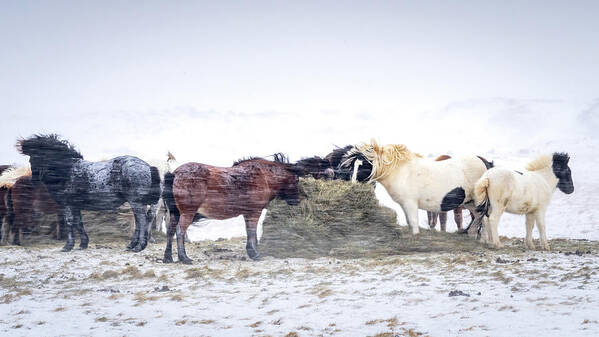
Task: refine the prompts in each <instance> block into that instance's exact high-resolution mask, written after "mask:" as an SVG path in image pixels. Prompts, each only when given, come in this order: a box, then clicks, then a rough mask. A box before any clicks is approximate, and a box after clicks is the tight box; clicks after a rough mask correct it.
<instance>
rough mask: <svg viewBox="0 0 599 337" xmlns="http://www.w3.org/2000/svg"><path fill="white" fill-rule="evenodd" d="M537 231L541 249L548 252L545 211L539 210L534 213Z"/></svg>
mask: <svg viewBox="0 0 599 337" xmlns="http://www.w3.org/2000/svg"><path fill="white" fill-rule="evenodd" d="M535 218H536V220H537V229H538V230H539V238H540V239H541V248H542V249H544V250H546V251H549V250H550V249H549V243H547V234H546V233H545V210H544V209H540V210H538V211H537V212H536V214H535Z"/></svg>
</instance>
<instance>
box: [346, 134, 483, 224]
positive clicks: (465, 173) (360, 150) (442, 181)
mask: <svg viewBox="0 0 599 337" xmlns="http://www.w3.org/2000/svg"><path fill="white" fill-rule="evenodd" d="M357 160H361V161H362V162H363V165H364V166H365V167H367V168H368V169H369V171H370V175H369V177H368V179H369V180H370V181H377V182H379V183H381V185H383V186H384V187H385V189H386V190H387V192H388V193H389V195H390V196H391V198H392V199H393V200H394V201H395V202H397V203H398V204H399V205H400V206H401V207H402V209H403V211H404V213H405V215H406V220H407V222H408V224H409V225H410V227H411V229H412V233H413V234H418V232H419V229H418V209H424V210H427V211H431V212H442V211H443V212H444V211H449V210H453V209H455V208H457V207H458V206H462V205H463V206H464V207H465V208H467V209H469V210H470V211H473V212H476V210H475V207H474V203H473V202H472V199H473V195H474V184H475V182H476V181H477V180H478V178H480V177H481V176H482V175H483V173H484V172H485V171H486V170H487V169H488V168H489V167H492V166H493V164H492V163H490V162H488V161H487V160H486V159H484V158H482V157H478V156H469V157H458V158H452V159H448V160H444V161H433V160H427V159H424V158H422V156H421V155H419V154H416V153H414V152H412V151H410V150H408V148H407V147H406V146H405V145H393V144H389V145H379V144H378V143H377V142H376V141H375V140H371V142H370V143H362V144H360V145H358V146H356V147H355V149H352V150H350V151H349V152H348V153H347V154H346V155H345V157H344V162H343V166H345V167H350V166H353V165H354V163H355V162H356V161H357ZM475 217H476V218H477V220H479V219H480V216H479V215H478V213H475Z"/></svg>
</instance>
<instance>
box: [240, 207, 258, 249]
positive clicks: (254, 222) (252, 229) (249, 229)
mask: <svg viewBox="0 0 599 337" xmlns="http://www.w3.org/2000/svg"><path fill="white" fill-rule="evenodd" d="M243 217H244V219H245V231H246V233H247V243H246V244H245V251H246V252H247V254H248V256H249V257H250V259H252V260H259V259H260V253H259V252H258V235H257V227H258V220H259V219H260V215H258V216H255V215H247V217H246V215H245V214H244V216H243Z"/></svg>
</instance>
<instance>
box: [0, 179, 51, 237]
mask: <svg viewBox="0 0 599 337" xmlns="http://www.w3.org/2000/svg"><path fill="white" fill-rule="evenodd" d="M0 186H1V187H2V190H4V191H5V197H4V203H3V205H4V208H5V209H6V212H5V214H4V215H5V216H6V222H5V224H4V228H3V237H2V243H7V242H8V239H9V236H10V235H11V234H12V235H13V244H15V245H20V244H21V241H22V236H23V230H25V229H34V228H36V227H37V222H38V221H39V218H40V215H42V214H46V215H50V214H56V215H57V222H56V227H55V229H51V232H54V231H55V232H56V238H57V239H60V238H61V228H63V226H61V224H62V213H61V211H60V207H59V206H58V204H56V202H55V201H54V200H53V199H52V197H51V196H50V194H49V193H48V190H47V189H46V187H45V186H44V185H41V184H33V183H32V181H31V170H30V169H29V168H28V167H20V168H14V169H11V170H7V171H5V174H3V175H2V176H1V177H0Z"/></svg>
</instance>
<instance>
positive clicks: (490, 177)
mask: <svg viewBox="0 0 599 337" xmlns="http://www.w3.org/2000/svg"><path fill="white" fill-rule="evenodd" d="M569 160H570V158H569V157H568V154H566V153H554V154H553V155H543V156H540V157H538V158H537V159H535V160H533V161H532V162H530V163H529V164H528V165H527V166H526V171H524V172H518V171H512V170H509V169H506V168H500V167H496V168H493V169H490V170H488V171H487V172H485V174H484V175H483V176H482V177H481V178H480V179H479V180H478V182H477V183H476V188H475V203H476V205H477V206H478V209H479V210H480V211H482V212H484V214H485V219H484V222H483V229H484V230H483V235H482V237H483V240H486V241H489V242H490V243H491V244H493V245H494V246H496V247H501V242H500V241H499V234H498V233H497V226H498V223H499V219H500V218H501V215H502V214H503V212H508V213H512V214H525V215H526V247H527V248H530V249H534V248H535V246H534V243H533V241H532V229H533V227H534V224H535V222H536V224H537V229H538V230H539V236H540V239H541V247H542V248H543V249H544V250H549V244H548V243H547V235H546V233H545V213H546V211H547V206H548V205H549V201H550V200H551V196H552V195H553V192H554V191H555V189H556V188H559V189H560V190H561V191H562V192H564V193H566V194H570V193H572V192H574V183H573V182H572V173H571V171H570V167H569V166H568V162H569Z"/></svg>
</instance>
